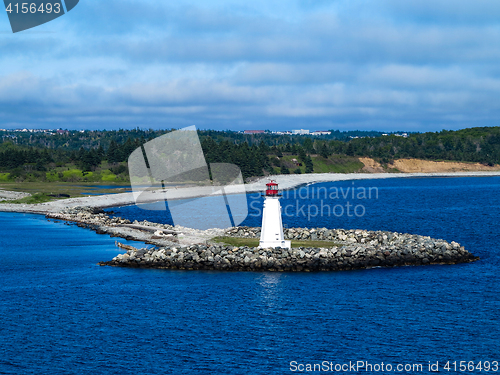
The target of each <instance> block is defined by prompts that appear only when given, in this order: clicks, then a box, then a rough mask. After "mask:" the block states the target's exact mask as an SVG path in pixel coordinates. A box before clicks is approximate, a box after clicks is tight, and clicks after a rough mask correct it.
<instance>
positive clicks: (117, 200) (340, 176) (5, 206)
mask: <svg viewBox="0 0 500 375" xmlns="http://www.w3.org/2000/svg"><path fill="white" fill-rule="evenodd" d="M488 176H500V171H488V172H479V171H473V172H439V173H315V174H302V175H276V176H269V177H265V178H261V179H259V180H257V181H254V182H252V183H249V184H245V191H246V192H260V191H263V190H264V188H265V183H266V182H267V181H268V180H269V179H273V180H276V181H277V182H278V184H279V186H280V189H293V188H295V187H297V186H300V185H307V184H312V183H319V182H334V181H347V180H368V179H369V180H375V179H385V178H418V177H488ZM228 193H230V191H228ZM197 196H200V188H197V187H196V188H192V187H191V188H177V189H168V190H167V191H166V192H163V193H161V192H160V193H158V195H157V199H153V198H152V200H162V199H186V198H193V197H197ZM132 204H135V200H134V196H133V194H132V193H119V194H108V195H94V196H89V197H83V198H70V199H63V200H58V201H53V202H47V203H41V204H13V203H1V204H0V211H4V212H26V213H37V214H54V213H59V212H61V211H64V210H66V209H68V208H72V207H79V206H86V207H94V208H110V207H119V206H127V205H132Z"/></svg>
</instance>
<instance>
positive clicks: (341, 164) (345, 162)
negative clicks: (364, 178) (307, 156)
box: [278, 155, 364, 174]
mask: <svg viewBox="0 0 500 375" xmlns="http://www.w3.org/2000/svg"><path fill="white" fill-rule="evenodd" d="M292 159H297V160H298V156H297V155H283V157H282V158H281V161H282V162H284V163H285V165H286V167H287V168H288V169H289V170H290V174H293V173H294V171H295V170H296V169H297V168H299V169H300V170H301V172H302V173H305V172H306V167H305V165H304V163H302V166H301V167H299V166H296V165H295V164H294V163H293V162H292ZM311 159H312V162H313V168H314V173H354V172H359V171H360V170H361V169H362V168H363V167H364V164H363V163H361V162H360V161H359V159H358V158H356V157H353V156H345V155H331V156H330V157H329V158H327V159H325V158H324V157H322V156H320V155H313V156H311ZM278 169H279V168H278Z"/></svg>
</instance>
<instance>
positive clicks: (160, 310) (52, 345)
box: [0, 177, 500, 374]
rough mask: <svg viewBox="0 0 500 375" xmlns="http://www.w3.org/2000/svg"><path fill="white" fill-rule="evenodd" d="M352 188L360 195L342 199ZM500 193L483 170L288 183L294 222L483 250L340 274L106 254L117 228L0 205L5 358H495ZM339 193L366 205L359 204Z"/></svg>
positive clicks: (36, 361) (265, 366)
mask: <svg viewBox="0 0 500 375" xmlns="http://www.w3.org/2000/svg"><path fill="white" fill-rule="evenodd" d="M363 187H364V188H365V189H366V199H362V198H363V197H362V194H361V192H362V191H363ZM370 187H372V188H376V190H374V189H372V197H371V199H369V196H368V188H370ZM341 188H342V189H343V190H341ZM348 188H351V189H352V188H355V193H356V194H355V197H354V198H352V194H351V195H349V196H347V197H346V199H344V198H343V197H342V194H343V193H344V194H345V192H346V191H347V189H348ZM325 190H326V191H327V192H328V197H327V198H326V199H325V196H324V192H325ZM336 190H337V192H338V193H339V195H340V196H339V198H335V191H336ZM375 191H377V192H378V198H377V196H375V195H374V194H375ZM298 192H299V191H297V193H298ZM313 192H316V193H318V192H320V197H318V196H317V195H318V194H315V195H313ZM342 192H343V193H342ZM349 193H352V191H351V190H350V191H349ZM499 193H500V178H499V177H488V178H425V179H388V180H365V181H356V182H355V183H354V185H353V183H352V182H349V181H346V182H340V183H326V184H318V185H314V186H310V187H308V189H303V190H302V196H303V197H304V198H303V199H301V198H299V197H298V195H297V196H296V197H294V195H293V194H292V193H289V194H288V196H286V195H285V197H284V198H283V200H282V205H283V207H284V209H285V207H287V206H288V211H287V215H285V216H284V223H285V224H286V225H288V226H307V227H328V228H336V227H343V228H365V229H370V230H390V231H398V232H409V233H416V234H422V235H430V236H432V237H435V238H443V239H446V240H449V241H451V240H456V241H457V242H460V243H461V244H462V245H464V246H465V247H466V248H467V249H468V250H470V251H472V252H473V253H474V254H476V255H479V256H480V257H481V258H482V259H481V261H479V262H476V263H473V264H464V265H456V266H429V267H403V268H394V269H371V270H365V271H351V272H336V273H282V274H279V273H236V272H234V273H233V272H226V273H218V272H197V271H192V272H188V271H156V270H134V269H120V268H107V267H99V266H97V265H96V263H97V262H99V261H101V260H109V259H111V258H112V257H113V256H115V255H116V254H117V253H118V251H117V249H116V248H115V246H114V241H115V239H112V238H109V237H107V236H103V235H97V234H95V233H93V232H91V231H89V230H85V229H81V228H78V227H75V226H72V225H65V224H63V223H57V222H49V221H47V220H46V219H45V218H44V217H43V216H36V215H23V214H11V213H0V238H1V240H0V243H1V245H0V246H1V248H0V251H1V261H0V272H1V279H0V296H1V299H0V316H1V324H0V373H2V374H286V373H293V372H291V371H290V362H291V361H296V362H297V364H299V363H301V364H307V363H309V364H315V363H316V364H318V363H321V362H322V361H329V362H333V363H348V362H349V361H368V362H369V363H370V364H372V365H374V364H380V363H382V362H383V363H384V365H387V364H392V365H393V366H394V369H395V366H396V364H414V363H415V364H417V363H421V364H424V371H423V373H428V370H427V363H428V361H432V362H434V363H435V362H436V361H439V362H440V364H441V371H443V369H442V366H443V365H444V364H445V363H446V361H475V362H476V363H477V362H479V361H499V360H500V355H499V354H500V353H499V346H500V256H499V250H500V246H499V243H500V227H499V217H500V194H499ZM308 194H309V195H308ZM331 194H333V195H331ZM358 194H360V195H359V196H358ZM249 198H250V199H249V201H250V203H252V202H254V201H255V202H256V203H254V204H253V206H251V207H250V209H249V217H248V218H247V220H246V221H245V222H244V224H245V225H251V226H256V225H260V218H259V212H258V207H259V205H260V204H261V202H260V200H259V199H260V198H257V197H256V196H250V197H249ZM322 201H323V202H322ZM347 204H351V205H352V208H354V207H356V206H362V208H363V210H362V209H361V207H358V208H357V213H358V216H359V217H358V216H356V214H355V213H354V212H353V211H350V212H349V213H350V214H351V215H352V217H349V216H348V213H347V211H346V205H347ZM322 205H323V206H322ZM325 205H329V206H330V210H331V211H332V212H331V213H330V215H328V214H327V210H326V207H325ZM335 206H337V207H336V208H335ZM340 206H343V207H344V210H345V211H344V215H342V216H340V215H339V214H340V213H341V211H340ZM322 207H323V215H321V213H320V212H319V213H318V214H317V215H316V216H314V213H315V212H316V211H315V208H318V209H319V210H321V208H322ZM332 208H334V209H335V210H332ZM352 208H351V209H352ZM114 211H115V212H116V214H117V215H120V216H124V217H128V218H132V219H138V220H142V219H149V220H152V221H163V222H169V220H171V219H170V218H169V217H168V216H167V215H165V213H162V212H154V211H141V210H139V209H137V208H135V207H125V208H120V209H114ZM363 212H364V215H360V214H361V213H363ZM308 216H309V217H308ZM309 219H310V220H309ZM207 220H210V216H209V215H208V218H207ZM499 366H500V365H499ZM450 372H453V371H450ZM474 372H475V373H480V372H479V371H477V370H476V371H474ZM490 372H491V371H490ZM498 372H500V367H499V368H498ZM378 373H384V372H382V371H380V372H378ZM385 373H387V372H385ZM410 373H411V372H410ZM444 373H448V371H444ZM483 373H484V371H483Z"/></svg>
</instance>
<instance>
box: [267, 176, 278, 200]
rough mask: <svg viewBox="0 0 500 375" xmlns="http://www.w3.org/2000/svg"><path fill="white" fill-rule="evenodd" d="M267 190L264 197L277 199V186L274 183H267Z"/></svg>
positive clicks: (272, 181)
mask: <svg viewBox="0 0 500 375" xmlns="http://www.w3.org/2000/svg"><path fill="white" fill-rule="evenodd" d="M266 186H267V189H266V197H278V196H279V192H278V184H277V183H276V181H274V180H271V181H270V182H269V183H267V184H266Z"/></svg>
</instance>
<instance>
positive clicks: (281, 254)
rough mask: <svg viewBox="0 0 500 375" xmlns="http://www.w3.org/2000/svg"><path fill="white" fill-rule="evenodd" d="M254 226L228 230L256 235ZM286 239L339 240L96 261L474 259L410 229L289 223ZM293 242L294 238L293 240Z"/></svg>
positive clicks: (374, 263) (345, 264) (341, 263)
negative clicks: (326, 245)
mask: <svg viewBox="0 0 500 375" xmlns="http://www.w3.org/2000/svg"><path fill="white" fill-rule="evenodd" d="M258 233H259V229H257V228H244V227H242V228H232V229H230V230H229V231H227V232H226V234H227V235H234V236H239V237H257V236H258ZM287 236H288V237H287V238H289V239H292V240H293V239H301V240H307V239H317V240H329V241H333V242H336V243H338V244H339V245H338V246H335V247H331V248H315V247H310V248H309V247H307V248H306V247H300V248H292V249H290V250H288V249H280V248H278V249H259V248H251V247H234V246H227V245H220V244H212V245H192V246H187V247H163V248H158V249H154V250H148V249H141V250H137V251H133V250H130V251H128V252H127V253H126V254H120V255H118V256H117V257H115V258H113V260H111V261H109V262H101V263H99V264H100V265H103V266H104V265H106V266H119V267H143V268H164V269H181V270H228V271H229V270H231V271H340V270H354V269H364V268H372V267H394V266H404V265H427V264H457V263H467V262H473V261H475V260H478V259H479V258H478V257H475V256H474V255H472V254H471V253H469V252H468V251H467V250H465V249H464V248H463V247H462V246H460V245H459V244H458V243H456V242H451V243H448V242H447V241H444V240H438V239H432V238H430V237H423V236H417V235H411V234H401V233H391V232H371V231H363V230H343V229H326V228H321V229H307V228H290V229H288V230H287ZM292 245H293V243H292Z"/></svg>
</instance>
